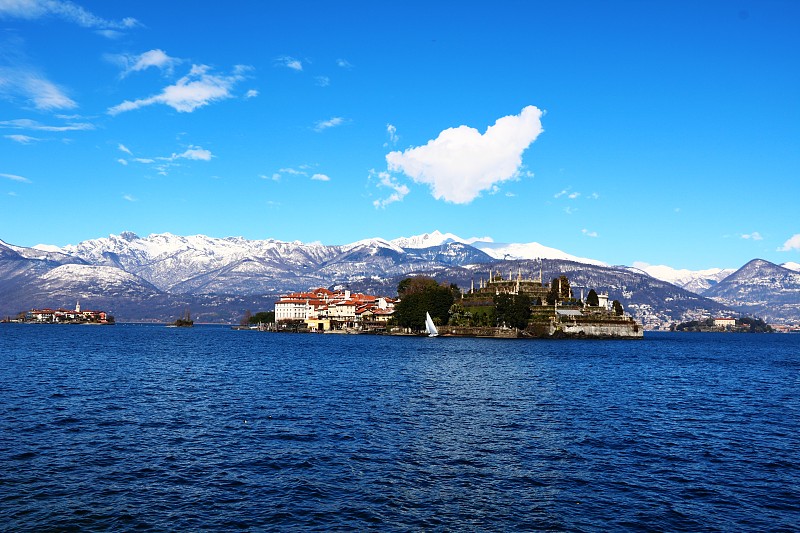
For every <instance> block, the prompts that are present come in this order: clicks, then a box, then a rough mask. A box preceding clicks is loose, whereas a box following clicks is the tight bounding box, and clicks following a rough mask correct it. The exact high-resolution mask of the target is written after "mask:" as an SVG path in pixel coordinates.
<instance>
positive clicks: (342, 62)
mask: <svg viewBox="0 0 800 533" xmlns="http://www.w3.org/2000/svg"><path fill="white" fill-rule="evenodd" d="M336 66H338V67H341V68H353V65H351V64H350V62H349V61H348V60H346V59H341V58H340V59H337V60H336Z"/></svg>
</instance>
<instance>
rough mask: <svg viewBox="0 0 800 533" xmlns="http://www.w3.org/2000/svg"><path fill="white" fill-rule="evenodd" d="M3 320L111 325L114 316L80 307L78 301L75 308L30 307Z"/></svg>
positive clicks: (28, 322) (27, 322)
mask: <svg viewBox="0 0 800 533" xmlns="http://www.w3.org/2000/svg"><path fill="white" fill-rule="evenodd" d="M3 322H18V323H25V324H93V325H113V324H114V323H115V322H114V317H113V316H111V315H109V314H108V313H106V312H105V311H92V310H88V309H81V304H80V302H77V303H76V304H75V309H64V308H61V307H59V308H57V309H50V308H44V309H31V310H30V311H25V312H22V313H20V314H18V315H17V316H16V317H15V318H11V317H6V318H5V319H3Z"/></svg>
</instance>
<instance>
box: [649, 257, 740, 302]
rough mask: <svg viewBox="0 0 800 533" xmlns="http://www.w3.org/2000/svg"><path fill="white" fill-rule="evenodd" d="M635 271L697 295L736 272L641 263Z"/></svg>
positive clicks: (726, 269)
mask: <svg viewBox="0 0 800 533" xmlns="http://www.w3.org/2000/svg"><path fill="white" fill-rule="evenodd" d="M633 270H640V271H642V272H644V273H646V274H648V275H650V276H652V277H654V278H656V279H660V280H661V281H666V282H667V283H672V284H673V285H677V286H678V287H681V288H683V289H686V290H687V291H691V292H693V293H695V294H703V293H704V292H705V291H707V290H708V289H710V288H711V287H713V286H714V285H716V284H717V283H719V282H720V281H722V280H724V279H725V278H727V277H728V276H730V275H731V274H733V273H734V272H735V271H736V270H735V269H733V268H707V269H705V270H689V269H686V268H672V267H669V266H666V265H650V264H648V263H642V262H639V261H637V262H635V263H634V264H633Z"/></svg>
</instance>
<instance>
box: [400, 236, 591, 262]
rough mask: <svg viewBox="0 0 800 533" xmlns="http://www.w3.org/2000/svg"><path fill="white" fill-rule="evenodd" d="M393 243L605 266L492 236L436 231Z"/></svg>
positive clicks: (564, 253)
mask: <svg viewBox="0 0 800 533" xmlns="http://www.w3.org/2000/svg"><path fill="white" fill-rule="evenodd" d="M391 242H392V243H394V244H396V245H397V246H400V247H401V248H404V249H408V248H429V247H432V246H439V245H442V244H448V243H453V242H457V243H463V244H468V245H470V246H472V247H473V248H477V249H478V250H480V251H482V252H483V253H485V254H487V255H489V256H490V257H492V258H494V259H498V260H501V261H502V260H515V259H563V260H565V261H577V262H579V263H585V264H588V265H600V266H605V263H603V262H602V261H598V260H596V259H589V258H586V257H578V256H575V255H571V254H568V253H566V252H563V251H561V250H558V249H556V248H550V247H549V246H544V245H543V244H539V243H538V242H529V243H511V244H507V243H500V242H494V240H492V238H491V237H472V238H469V239H463V238H461V237H459V236H457V235H453V234H452V233H442V232H440V231H438V230H437V231H434V232H432V233H423V234H422V235H416V236H414V237H400V238H398V239H393V240H392V241H391Z"/></svg>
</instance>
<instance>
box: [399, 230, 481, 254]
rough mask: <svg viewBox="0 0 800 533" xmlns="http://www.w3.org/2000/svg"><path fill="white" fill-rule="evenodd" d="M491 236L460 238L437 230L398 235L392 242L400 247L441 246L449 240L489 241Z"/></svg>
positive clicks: (468, 242)
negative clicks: (408, 235) (411, 234)
mask: <svg viewBox="0 0 800 533" xmlns="http://www.w3.org/2000/svg"><path fill="white" fill-rule="evenodd" d="M491 240H492V239H491V237H472V238H470V239H462V238H461V237H459V236H458V235H453V234H452V233H442V232H441V231H439V230H436V231H433V232H431V233H423V234H422V235H415V236H413V237H399V238H397V239H392V241H391V242H392V243H394V244H395V245H397V246H399V247H400V248H414V249H417V248H431V247H433V246H441V245H442V244H448V243H451V242H460V243H464V244H472V243H474V242H478V241H487V242H491Z"/></svg>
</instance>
